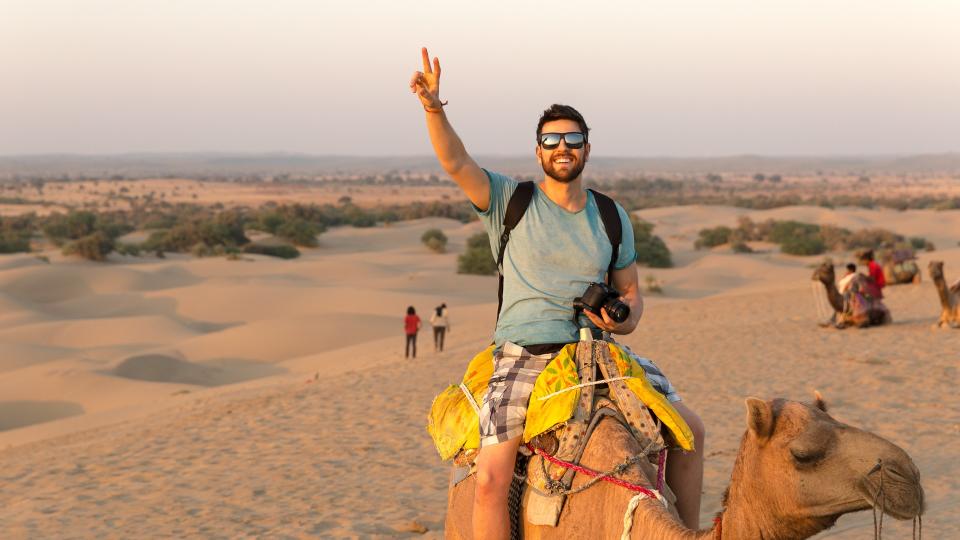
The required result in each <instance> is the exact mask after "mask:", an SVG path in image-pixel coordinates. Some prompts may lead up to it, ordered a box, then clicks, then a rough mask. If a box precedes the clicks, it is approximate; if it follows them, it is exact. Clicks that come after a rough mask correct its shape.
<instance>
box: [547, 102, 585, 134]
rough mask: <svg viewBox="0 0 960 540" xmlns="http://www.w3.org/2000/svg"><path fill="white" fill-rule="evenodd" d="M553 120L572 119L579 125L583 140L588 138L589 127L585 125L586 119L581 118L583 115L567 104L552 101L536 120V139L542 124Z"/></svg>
mask: <svg viewBox="0 0 960 540" xmlns="http://www.w3.org/2000/svg"><path fill="white" fill-rule="evenodd" d="M554 120H573V121H574V122H576V123H577V124H579V125H580V132H581V133H583V139H584V140H585V141H587V140H589V138H590V137H589V133H590V128H588V127H587V121H586V120H584V119H583V115H582V114H580V113H579V112H578V111H577V110H576V109H574V108H573V107H571V106H569V105H560V104H559V103H554V104H553V105H551V106H549V107H547V109H546V110H545V111H543V114H542V115H540V121H539V122H537V141H539V140H540V134H541V133H543V125H544V124H546V123H547V122H553V121H554Z"/></svg>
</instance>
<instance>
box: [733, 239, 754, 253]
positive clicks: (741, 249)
mask: <svg viewBox="0 0 960 540" xmlns="http://www.w3.org/2000/svg"><path fill="white" fill-rule="evenodd" d="M730 249H732V250H733V252H734V253H753V249H752V248H751V247H750V246H748V245H747V243H746V242H744V241H742V240H737V241H736V242H733V243H732V244H730Z"/></svg>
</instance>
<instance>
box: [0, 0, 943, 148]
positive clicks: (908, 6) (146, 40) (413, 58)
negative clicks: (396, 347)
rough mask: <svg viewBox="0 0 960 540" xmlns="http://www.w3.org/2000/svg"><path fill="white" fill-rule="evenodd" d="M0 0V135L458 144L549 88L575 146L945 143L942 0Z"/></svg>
mask: <svg viewBox="0 0 960 540" xmlns="http://www.w3.org/2000/svg"><path fill="white" fill-rule="evenodd" d="M593 4H596V5H597V6H602V7H596V6H590V7H588V2H586V1H585V0H578V1H567V0H555V1H549V2H540V1H537V2H533V1H521V0H513V1H509V2H500V1H493V0H484V1H480V0H474V1H470V2H460V1H451V0H447V1H430V0H417V1H415V2H412V1H403V0H384V1H367V0H337V1H325V0H320V1H317V0H303V1H296V0H269V1H267V0H263V1H258V2H244V1H239V0H224V1H220V0H156V1H137V0H22V1H21V0H0V67H2V70H3V77H2V83H0V154H8V155H9V154H21V153H48V152H72V153H116V152H131V151H157V152H161V151H162V152H166V151H208V150H217V151H219V150H222V151H256V152H260V151H290V152H308V153H313V154H351V155H384V154H388V155H409V154H429V153H430V152H431V149H430V145H429V142H428V139H427V135H426V130H425V128H424V125H423V111H422V109H421V108H420V106H419V105H418V102H417V100H416V98H415V96H413V95H412V94H410V93H409V89H408V87H407V84H408V81H409V78H410V75H411V74H412V73H413V71H414V70H416V69H420V65H421V64H420V52H419V48H420V46H421V45H426V46H428V47H429V48H430V52H431V54H432V55H437V56H439V57H440V60H441V63H442V65H443V78H442V80H441V94H442V97H443V98H444V99H448V100H449V101H450V105H449V107H448V112H449V116H450V118H451V121H452V123H453V125H454V126H455V128H456V129H457V131H458V132H459V133H460V135H461V136H462V138H463V139H464V142H465V143H466V145H467V148H468V150H469V151H470V152H471V153H473V154H510V155H520V154H525V153H532V152H533V146H534V130H535V127H536V121H537V118H538V117H539V114H540V112H541V111H542V110H543V108H544V107H545V106H547V105H549V104H550V103H554V102H560V103H569V104H571V105H573V106H575V107H577V108H578V109H579V110H580V111H581V112H582V113H583V114H584V116H586V119H587V122H588V123H589V124H590V126H591V127H592V128H593V134H592V138H591V142H592V143H593V151H594V154H595V155H603V156H663V155H673V156H717V155H729V154H741V153H757V154H778V155H796V154H831V155H834V154H857V153H868V154H880V153H921V152H924V153H925V152H945V151H960V1H957V0H902V1H886V0H864V1H860V0H803V1H794V0H751V1H747V0H739V1H738V0H701V1H684V0H665V1H643V0H630V1H604V0H599V1H597V2H593Z"/></svg>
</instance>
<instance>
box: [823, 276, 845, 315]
mask: <svg viewBox="0 0 960 540" xmlns="http://www.w3.org/2000/svg"><path fill="white" fill-rule="evenodd" d="M820 283H823V285H824V287H826V288H827V301H829V302H830V306H831V307H833V310H834V311H836V312H837V313H843V296H841V295H840V291H838V290H837V284H836V283H834V282H833V281H821V282H820Z"/></svg>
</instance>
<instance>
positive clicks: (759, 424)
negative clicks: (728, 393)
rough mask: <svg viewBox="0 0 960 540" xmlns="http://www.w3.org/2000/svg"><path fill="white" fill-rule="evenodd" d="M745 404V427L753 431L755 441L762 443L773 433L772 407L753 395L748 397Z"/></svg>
mask: <svg viewBox="0 0 960 540" xmlns="http://www.w3.org/2000/svg"><path fill="white" fill-rule="evenodd" d="M745 404H746V406H747V428H748V429H749V430H750V431H752V432H753V434H754V435H755V436H756V437H757V441H759V442H760V443H761V444H762V443H763V442H765V441H766V440H767V439H769V438H770V435H772V434H773V409H772V408H771V407H770V404H769V403H767V402H766V401H764V400H762V399H757V398H755V397H748V398H747V399H746V402H745Z"/></svg>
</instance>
